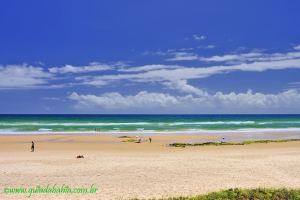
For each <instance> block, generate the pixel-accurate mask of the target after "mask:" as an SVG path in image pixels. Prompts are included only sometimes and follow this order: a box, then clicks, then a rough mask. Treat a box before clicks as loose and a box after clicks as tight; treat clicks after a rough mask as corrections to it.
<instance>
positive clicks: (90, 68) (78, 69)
mask: <svg viewBox="0 0 300 200" xmlns="http://www.w3.org/2000/svg"><path fill="white" fill-rule="evenodd" d="M113 68H114V65H109V64H102V63H98V62H92V63H90V64H89V65H87V66H73V65H65V66H63V67H51V68H49V71H50V72H51V73H61V74H65V73H87V72H95V71H105V70H112V69H113Z"/></svg>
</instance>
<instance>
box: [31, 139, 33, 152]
mask: <svg viewBox="0 0 300 200" xmlns="http://www.w3.org/2000/svg"><path fill="white" fill-rule="evenodd" d="M31 152H34V142H33V141H31Z"/></svg>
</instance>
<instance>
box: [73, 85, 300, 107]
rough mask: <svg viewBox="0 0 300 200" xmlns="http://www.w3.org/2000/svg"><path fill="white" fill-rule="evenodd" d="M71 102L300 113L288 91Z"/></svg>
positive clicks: (114, 96) (299, 102)
mask: <svg viewBox="0 0 300 200" xmlns="http://www.w3.org/2000/svg"><path fill="white" fill-rule="evenodd" d="M69 99H71V100H73V101H75V102H76V107H77V108H80V109H83V110H85V109H92V110H95V109H96V110H97V109H104V110H108V111H112V112H113V111H122V110H126V111H129V112H130V111H138V112H140V113H143V112H150V113H160V112H161V111H164V112H169V113H266V112H268V113H276V112H284V113H288V112H292V113H297V112H299V111H300V93H299V92H297V91H296V90H288V91H285V92H280V93H277V94H263V93H253V92H251V91H248V92H246V93H234V92H232V93H228V94H224V93H222V92H217V93H215V94H212V95H207V94H206V95H202V96H201V95H200V96H197V97H194V96H193V95H186V96H172V95H169V94H164V93H149V92H146V91H142V92H139V93H137V94H136V95H127V96H125V95H121V94H120V93H105V94H102V95H99V96H96V95H80V94H78V93H75V92H74V93H72V94H71V95H70V96H69Z"/></svg>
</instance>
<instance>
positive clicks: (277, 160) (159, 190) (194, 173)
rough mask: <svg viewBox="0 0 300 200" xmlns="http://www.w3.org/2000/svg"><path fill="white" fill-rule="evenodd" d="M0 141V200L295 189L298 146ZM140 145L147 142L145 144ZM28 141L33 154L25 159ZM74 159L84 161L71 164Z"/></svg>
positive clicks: (40, 138)
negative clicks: (51, 188) (16, 190)
mask: <svg viewBox="0 0 300 200" xmlns="http://www.w3.org/2000/svg"><path fill="white" fill-rule="evenodd" d="M152 138H153V143H151V144H149V143H148V141H143V142H142V143H141V144H137V143H124V142H122V140H124V139H120V138H117V137H115V136H103V135H98V136H84V135H76V136H74V135H52V136H49V135H26V136H0V190H1V192H0V199H1V200H2V199H28V198H27V197H26V196H25V194H4V193H3V190H4V188H5V187H35V186H37V185H40V186H47V184H51V185H53V184H57V185H62V184H66V185H68V186H70V187H90V185H91V184H95V186H97V188H98V191H97V192H96V193H95V194H64V195H62V194H33V196H32V197H31V199H129V198H134V197H138V198H152V197H157V198H158V197H168V196H179V195H196V194H201V193H207V192H210V191H217V190H221V189H227V188H233V187H241V188H252V187H293V188H297V187H298V188H299V187H300V142H287V143H271V144H251V145H244V146H205V147H187V148H175V147H167V144H168V143H172V142H178V141H180V142H190V141H207V140H216V139H219V138H215V137H211V136H192V135H190V136H153V137H152ZM144 139H145V140H146V139H147V138H144ZM31 140H34V141H36V151H35V152H33V153H31V152H30V145H31ZM79 154H82V155H84V157H85V158H83V159H76V158H75V157H76V156H77V155H79Z"/></svg>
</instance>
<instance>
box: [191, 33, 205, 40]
mask: <svg viewBox="0 0 300 200" xmlns="http://www.w3.org/2000/svg"><path fill="white" fill-rule="evenodd" d="M193 38H194V40H198V41H200V40H205V39H206V36H205V35H196V34H194V35H193Z"/></svg>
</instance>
